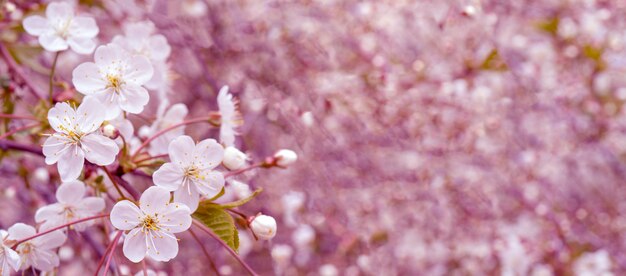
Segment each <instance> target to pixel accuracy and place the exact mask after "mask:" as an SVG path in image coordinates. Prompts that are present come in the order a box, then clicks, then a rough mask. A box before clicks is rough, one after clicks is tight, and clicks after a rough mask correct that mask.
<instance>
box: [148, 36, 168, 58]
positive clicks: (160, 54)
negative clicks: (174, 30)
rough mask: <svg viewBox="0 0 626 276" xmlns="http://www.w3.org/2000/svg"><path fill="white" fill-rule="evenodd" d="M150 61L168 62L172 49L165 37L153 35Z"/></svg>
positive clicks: (150, 43)
mask: <svg viewBox="0 0 626 276" xmlns="http://www.w3.org/2000/svg"><path fill="white" fill-rule="evenodd" d="M149 40H150V42H149V45H150V48H151V51H150V59H152V60H166V59H167V57H168V56H169V55H170V52H171V51H172V48H171V47H170V45H169V43H167V38H165V36H163V35H153V36H151V37H150V39H149Z"/></svg>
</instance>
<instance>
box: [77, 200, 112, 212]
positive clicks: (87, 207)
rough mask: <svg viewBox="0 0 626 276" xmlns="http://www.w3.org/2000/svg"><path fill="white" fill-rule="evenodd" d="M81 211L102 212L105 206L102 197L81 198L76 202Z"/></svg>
mask: <svg viewBox="0 0 626 276" xmlns="http://www.w3.org/2000/svg"><path fill="white" fill-rule="evenodd" d="M77 207H78V208H79V210H80V212H81V213H89V215H91V214H96V213H98V212H102V210H104V207H105V203H104V199H103V198H99V197H93V196H92V197H86V198H84V199H82V200H81V201H80V202H79V203H78V204H77Z"/></svg>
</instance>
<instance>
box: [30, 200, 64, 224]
mask: <svg viewBox="0 0 626 276" xmlns="http://www.w3.org/2000/svg"><path fill="white" fill-rule="evenodd" d="M61 212H63V206H62V205H61V204H59V203H55V204H50V205H46V206H43V207H41V208H39V209H37V212H36V213H35V222H36V223H42V222H44V221H47V220H51V219H54V218H55V217H57V216H59V214H60V213H61Z"/></svg>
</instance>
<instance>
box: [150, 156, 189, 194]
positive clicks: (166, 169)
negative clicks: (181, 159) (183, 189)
mask: <svg viewBox="0 0 626 276" xmlns="http://www.w3.org/2000/svg"><path fill="white" fill-rule="evenodd" d="M183 177H184V174H183V170H182V169H181V168H180V167H178V166H176V165H174V164H172V163H165V164H163V165H162V166H161V167H160V168H159V169H158V170H157V171H156V172H154V174H153V175H152V180H153V181H154V184H155V185H157V186H159V187H162V188H165V189H166V190H168V191H175V190H177V189H178V188H179V187H180V185H182V184H183Z"/></svg>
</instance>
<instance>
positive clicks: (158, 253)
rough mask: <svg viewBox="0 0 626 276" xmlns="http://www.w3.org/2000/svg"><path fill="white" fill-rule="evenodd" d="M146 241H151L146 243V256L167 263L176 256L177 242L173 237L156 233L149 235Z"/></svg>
mask: <svg viewBox="0 0 626 276" xmlns="http://www.w3.org/2000/svg"><path fill="white" fill-rule="evenodd" d="M152 233H153V232H152ZM148 239H149V240H150V239H151V241H148V256H150V258H152V259H154V260H156V261H162V262H167V261H169V260H171V259H173V258H174V257H176V255H178V240H177V239H176V237H174V236H173V235H171V234H167V233H158V234H156V235H155V234H152V235H149V236H148Z"/></svg>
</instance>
